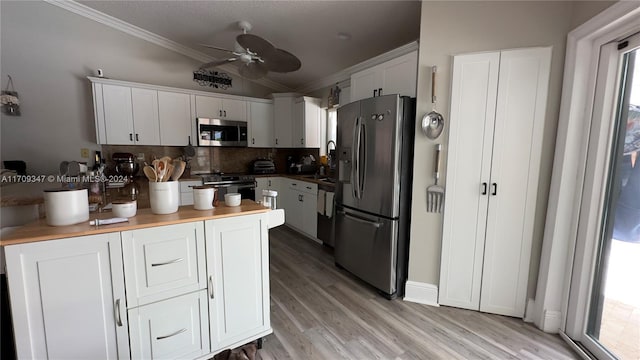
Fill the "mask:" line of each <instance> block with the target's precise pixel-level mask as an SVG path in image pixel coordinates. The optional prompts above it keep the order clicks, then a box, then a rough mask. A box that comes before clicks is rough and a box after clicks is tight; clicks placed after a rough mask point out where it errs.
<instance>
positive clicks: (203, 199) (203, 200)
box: [193, 186, 217, 210]
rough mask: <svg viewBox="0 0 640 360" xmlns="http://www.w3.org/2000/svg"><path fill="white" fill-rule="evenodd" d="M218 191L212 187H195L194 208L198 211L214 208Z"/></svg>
mask: <svg viewBox="0 0 640 360" xmlns="http://www.w3.org/2000/svg"><path fill="white" fill-rule="evenodd" d="M216 190H217V189H214V188H213V187H211V186H194V187H193V208H194V209H196V210H211V209H213V208H214V206H213V199H214V197H215V194H216Z"/></svg>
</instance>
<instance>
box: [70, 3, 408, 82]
mask: <svg viewBox="0 0 640 360" xmlns="http://www.w3.org/2000/svg"><path fill="white" fill-rule="evenodd" d="M79 2H80V3H82V4H83V5H86V6H89V7H91V8H93V9H95V10H98V11H100V12H103V13H105V14H108V15H110V16H113V17H115V18H118V19H120V20H122V21H125V22H127V23H130V24H132V25H135V26H138V27H140V28H142V29H145V30H148V31H150V32H152V33H155V34H157V35H160V36H162V37H165V38H167V39H169V40H173V41H175V42H177V43H179V44H182V45H184V46H187V47H190V48H192V49H195V50H197V51H200V52H203V53H206V54H209V55H211V56H213V57H216V58H226V56H227V54H226V53H224V52H220V51H217V50H211V49H206V48H204V47H202V46H200V45H198V44H201V43H205V44H211V45H215V46H219V47H223V48H227V49H230V50H233V46H234V43H235V37H236V36H237V35H239V34H241V31H240V30H239V28H238V27H237V22H238V21H239V20H246V21H249V22H250V23H251V24H252V25H253V30H251V32H250V33H252V34H254V35H258V36H261V37H263V38H265V39H267V40H269V41H270V42H271V43H273V44H274V45H275V46H276V47H278V48H281V49H284V50H287V51H289V52H291V53H293V54H294V55H296V56H297V57H298V58H299V59H300V60H301V61H302V68H301V69H300V70H298V71H295V72H292V73H286V74H279V73H269V75H268V76H267V78H268V79H269V80H272V81H274V82H277V83H279V84H282V85H284V86H286V87H289V88H291V89H299V88H301V87H304V86H305V85H307V84H309V83H310V82H313V81H317V80H319V79H322V78H323V77H326V76H329V75H331V74H334V73H336V72H338V71H340V70H342V69H345V68H347V67H350V66H353V65H355V64H357V63H359V62H361V61H364V60H366V59H369V58H372V57H374V56H376V55H380V54H382V53H384V52H387V51H389V50H392V49H394V48H397V47H399V46H402V45H405V44H407V43H410V42H412V41H414V40H417V39H418V37H419V35H420V2H419V1H400V0H397V1H324V0H312V1H309V0H307V1H304V0H297V1H294V0H289V1H274V0H263V1H255V0H253V1H250V0H241V1H238V0H236V1H217V0H209V1H166V0H165V1H152V0H137V1H79ZM338 33H348V34H350V35H351V39H350V40H341V39H339V38H338V36H337V35H338ZM194 70H195V69H194Z"/></svg>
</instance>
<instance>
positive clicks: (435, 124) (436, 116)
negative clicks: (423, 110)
mask: <svg viewBox="0 0 640 360" xmlns="http://www.w3.org/2000/svg"><path fill="white" fill-rule="evenodd" d="M437 70H438V67H437V66H433V67H432V68H431V103H432V104H433V109H432V110H431V112H429V113H428V114H426V115H425V116H424V117H422V132H423V133H424V134H425V135H426V136H427V137H428V138H429V139H431V140H434V139H437V138H438V137H439V136H440V134H442V129H444V118H443V117H442V114H440V113H439V112H437V111H436V72H437Z"/></svg>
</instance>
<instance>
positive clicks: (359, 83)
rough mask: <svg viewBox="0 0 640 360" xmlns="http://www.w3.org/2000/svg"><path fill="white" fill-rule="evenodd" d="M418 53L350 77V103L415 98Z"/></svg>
mask: <svg viewBox="0 0 640 360" xmlns="http://www.w3.org/2000/svg"><path fill="white" fill-rule="evenodd" d="M417 77H418V52H417V51H412V52H410V53H408V54H405V55H402V56H399V57H397V58H395V59H392V60H389V61H386V62H384V63H382V64H379V65H376V66H373V67H371V68H368V69H365V70H362V71H359V72H357V73H354V74H352V75H351V96H350V101H356V100H362V99H366V98H370V97H374V96H381V95H390V94H400V95H401V96H410V97H415V96H416V84H417Z"/></svg>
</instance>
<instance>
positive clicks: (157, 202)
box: [149, 181, 180, 214]
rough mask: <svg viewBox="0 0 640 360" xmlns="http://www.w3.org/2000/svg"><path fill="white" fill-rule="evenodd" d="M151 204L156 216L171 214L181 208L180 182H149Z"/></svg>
mask: <svg viewBox="0 0 640 360" xmlns="http://www.w3.org/2000/svg"><path fill="white" fill-rule="evenodd" d="M149 203H150V204H151V212H152V213H154V214H171V213H174V212H176V211H178V207H180V182H178V181H165V182H156V181H149Z"/></svg>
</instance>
